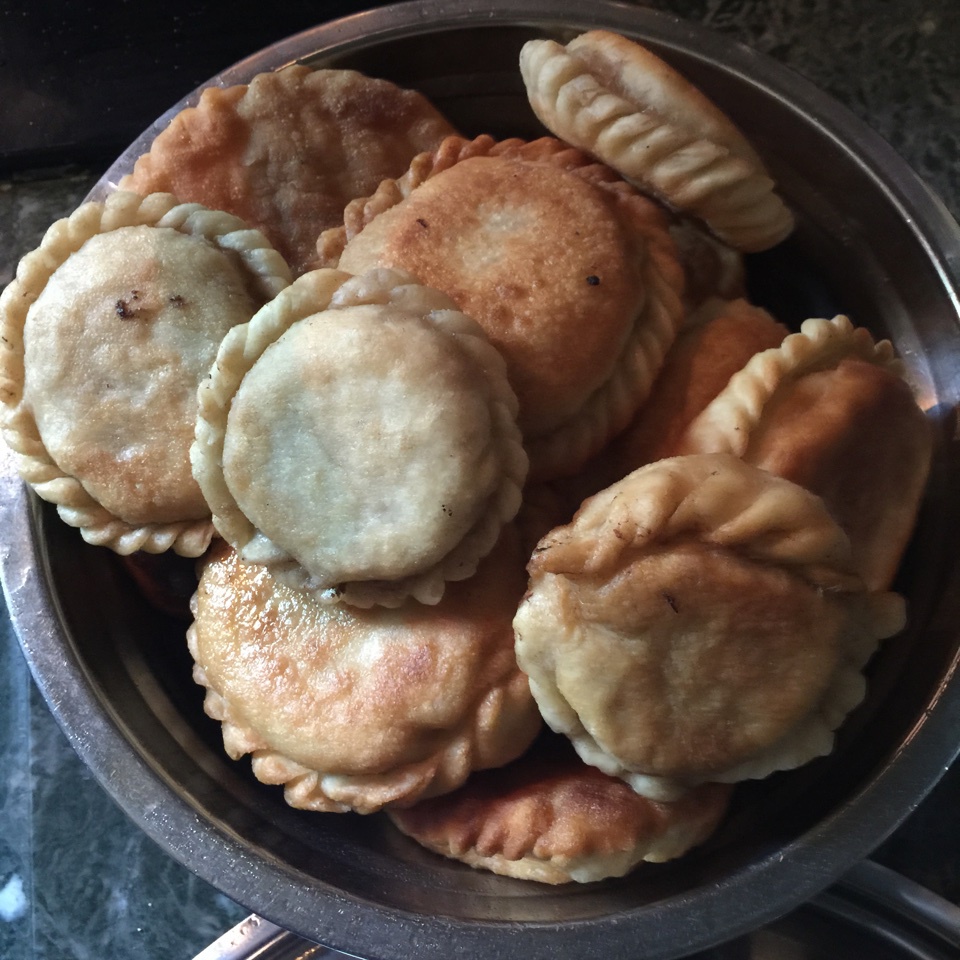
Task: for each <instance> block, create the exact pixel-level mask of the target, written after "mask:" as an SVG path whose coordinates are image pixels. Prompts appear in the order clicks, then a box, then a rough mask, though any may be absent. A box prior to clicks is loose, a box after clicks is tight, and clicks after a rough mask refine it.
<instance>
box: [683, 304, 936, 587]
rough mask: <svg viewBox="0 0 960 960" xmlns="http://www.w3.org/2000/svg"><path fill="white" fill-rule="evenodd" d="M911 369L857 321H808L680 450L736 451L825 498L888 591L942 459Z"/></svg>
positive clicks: (761, 358)
mask: <svg viewBox="0 0 960 960" xmlns="http://www.w3.org/2000/svg"><path fill="white" fill-rule="evenodd" d="M900 371H901V367H900V364H899V362H898V361H896V360H895V359H894V358H893V350H892V347H891V346H890V344H889V342H887V341H881V342H880V343H874V341H873V339H872V337H871V336H870V335H869V333H868V332H867V331H866V330H864V329H863V328H858V327H854V325H853V324H852V323H851V322H850V320H849V319H848V318H846V317H843V316H840V317H835V318H834V319H833V320H830V321H828V320H822V319H814V320H807V321H806V322H805V323H804V324H803V326H802V327H801V331H800V333H797V334H792V335H791V336H789V337H787V338H786V340H784V342H783V344H782V345H781V346H780V347H778V348H772V349H769V350H766V351H763V352H761V353H758V354H757V355H756V356H755V357H753V358H752V359H751V360H750V361H749V363H747V364H746V365H745V366H744V368H743V370H742V371H740V372H738V373H737V374H736V375H734V376H733V377H732V378H731V380H730V382H729V384H728V385H727V386H726V387H725V388H724V390H723V391H722V392H721V393H720V394H719V395H718V396H717V397H716V398H715V399H714V400H713V401H712V402H711V403H710V404H709V405H708V406H707V407H706V408H705V409H704V410H703V412H702V413H701V414H700V415H699V416H698V417H697V418H696V419H695V420H694V421H693V423H692V424H691V426H690V427H689V430H688V431H687V433H686V434H685V436H684V437H683V438H682V439H681V441H680V442H679V445H678V449H679V450H683V451H685V452H693V451H698V452H705V451H710V452H713V451H725V452H730V453H735V454H736V455H738V456H740V457H742V458H743V459H744V460H746V461H747V462H749V463H752V464H755V465H756V466H758V467H762V468H763V469H765V470H769V471H770V472H771V473H774V474H776V475H778V476H781V477H785V478H787V479H788V480H792V481H793V482H794V483H798V484H800V485H801V486H803V487H805V488H806V489H808V490H811V491H812V492H813V493H816V494H817V495H818V496H821V497H823V499H824V501H825V502H826V504H827V507H828V509H829V510H830V512H831V514H832V516H833V517H834V518H835V519H836V520H837V522H838V523H839V524H840V526H841V527H842V528H843V529H844V530H845V531H846V533H847V535H848V536H849V537H850V541H851V546H852V549H853V556H854V560H855V563H856V566H857V570H858V572H859V573H860V575H861V576H862V577H863V580H864V582H865V583H866V585H867V587H868V588H870V589H872V590H885V589H888V588H889V586H890V584H891V583H892V581H893V577H894V575H895V574H896V571H897V567H898V566H899V564H900V559H901V557H902V555H903V551H904V550H905V548H906V545H907V542H908V540H909V539H910V535H911V533H912V531H913V527H914V524H915V522H916V517H917V512H918V510H919V506H920V503H921V500H922V498H923V492H924V488H925V486H926V481H927V476H928V474H929V470H930V462H931V457H932V453H933V432H932V429H931V426H930V424H929V422H928V421H927V419H926V417H925V416H924V413H923V411H922V410H921V409H920V407H919V406H918V405H917V402H916V400H915V399H914V396H913V393H912V392H911V390H910V387H909V386H908V385H907V383H906V382H905V381H904V380H903V378H902V376H901V372H900Z"/></svg>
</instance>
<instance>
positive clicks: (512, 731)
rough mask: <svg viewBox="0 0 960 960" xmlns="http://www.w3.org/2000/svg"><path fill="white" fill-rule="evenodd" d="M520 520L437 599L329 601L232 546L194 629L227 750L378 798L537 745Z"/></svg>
mask: <svg viewBox="0 0 960 960" xmlns="http://www.w3.org/2000/svg"><path fill="white" fill-rule="evenodd" d="M522 557H523V555H522V554H521V553H520V552H519V550H518V547H517V542H516V538H515V535H514V533H513V531H512V530H508V531H506V532H505V534H504V537H503V538H502V540H501V543H500V544H499V546H498V548H497V550H496V551H495V552H494V554H492V555H491V556H490V557H489V558H488V560H487V561H486V562H485V563H484V564H483V565H482V566H481V567H480V569H479V570H478V572H477V574H476V575H475V576H474V577H473V578H471V579H470V580H468V581H463V582H461V583H458V584H455V585H453V586H452V587H451V588H450V589H449V590H448V591H447V592H446V594H445V595H444V597H443V599H442V600H441V601H440V603H439V604H437V605H436V606H425V605H423V604H420V603H418V602H417V601H415V600H409V601H408V602H407V603H405V604H403V605H402V606H400V607H399V608H396V609H390V610H388V609H385V608H383V607H376V608H373V609H372V610H358V609H357V608H354V607H349V606H346V605H343V604H339V605H334V606H330V605H325V604H320V603H318V602H317V601H316V598H315V597H314V596H313V595H312V594H310V593H307V592H305V591H302V590H296V589H291V588H288V587H285V586H284V585H283V584H282V583H279V582H277V580H276V579H275V578H274V577H273V576H271V574H270V572H269V570H267V569H266V568H264V567H261V566H259V565H256V564H247V563H244V562H243V561H242V560H240V558H239V557H238V556H237V554H236V553H235V552H234V551H232V550H230V549H229V548H227V547H226V546H224V545H221V546H220V547H219V548H217V549H216V550H215V551H214V552H213V554H212V555H211V556H210V558H209V559H208V560H207V562H206V563H205V566H204V569H203V574H202V576H201V580H200V586H199V588H198V591H197V594H196V596H195V598H194V602H193V610H194V617H195V619H194V623H193V624H192V626H191V628H190V630H189V632H188V638H189V644H190V650H191V652H192V654H193V657H194V660H195V663H196V668H195V673H194V676H195V679H196V680H197V682H198V683H200V684H202V685H203V686H205V687H206V688H207V693H206V701H205V708H206V711H207V713H208V714H210V715H211V716H212V717H214V718H215V719H217V720H220V721H221V722H222V727H223V741H224V747H225V749H226V751H227V753H228V754H229V755H230V756H231V757H233V758H234V759H237V758H239V757H241V756H243V755H244V754H251V755H252V763H253V772H254V774H255V775H256V776H257V777H258V778H259V779H260V780H262V781H263V782H265V783H273V784H283V785H284V789H285V796H286V799H287V802H288V803H290V804H291V805H292V806H295V807H301V808H304V809H309V810H321V811H333V812H343V811H346V810H356V811H358V812H361V813H370V812H372V811H374V810H377V809H380V808H381V807H383V806H385V805H388V804H401V803H408V802H412V801H413V800H414V799H416V798H417V797H420V796H431V795H433V794H438V793H442V792H444V791H448V790H452V789H453V788H454V787H456V786H458V785H459V784H461V783H462V782H463V781H464V780H465V779H466V777H467V776H468V774H469V773H470V772H471V771H473V770H476V769H482V768H484V767H489V766H496V765H499V764H503V763H506V762H508V761H509V760H511V759H513V758H514V757H515V756H517V755H518V754H519V753H521V752H522V751H523V750H525V749H526V747H527V746H528V745H529V744H530V742H531V741H532V740H533V738H534V737H535V736H536V734H537V732H538V730H539V729H540V717H539V714H538V713H537V709H536V706H535V704H534V703H533V700H532V698H531V696H530V692H529V688H528V685H527V680H526V677H525V676H524V675H523V674H522V673H521V672H520V670H519V669H518V667H517V664H516V658H515V655H514V652H513V634H512V630H511V627H510V620H511V618H512V615H513V612H514V611H515V610H516V605H517V602H518V601H519V599H520V597H521V595H522V593H523V589H524V585H525V577H524V573H523V559H522Z"/></svg>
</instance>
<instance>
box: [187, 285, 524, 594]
mask: <svg viewBox="0 0 960 960" xmlns="http://www.w3.org/2000/svg"><path fill="white" fill-rule="evenodd" d="M199 405H200V413H199V418H198V421H197V440H196V443H195V444H194V447H193V454H192V455H193V468H194V474H195V476H196V478H197V480H198V482H199V484H200V487H201V489H202V490H203V492H204V495H205V496H206V498H207V501H208V502H209V503H210V506H211V508H212V510H213V516H214V523H215V524H216V526H217V530H218V531H219V533H220V534H221V536H223V537H224V538H225V539H226V540H227V541H228V542H230V543H231V544H232V545H233V546H234V547H236V548H237V549H238V550H239V551H240V553H241V555H242V556H243V557H244V559H246V560H250V561H253V562H258V563H265V564H267V565H269V566H270V567H271V569H272V570H273V571H274V573H275V574H276V575H277V576H278V577H280V578H281V579H282V580H284V582H286V583H288V584H290V585H292V586H297V587H300V588H303V589H307V590H311V591H313V592H315V593H317V595H318V596H319V597H321V598H322V599H323V600H325V601H327V602H335V601H337V600H340V599H342V600H345V601H347V602H349V603H353V604H356V605H359V606H370V605H371V604H373V603H382V604H388V605H396V604H399V603H401V602H402V601H403V600H404V599H405V598H406V597H407V596H411V595H412V596H416V597H417V598H418V599H419V600H421V601H422V602H424V603H436V602H437V600H438V599H439V598H440V596H441V594H442V593H443V590H444V588H445V585H446V583H447V582H448V581H450V580H462V579H465V578H466V577H469V576H470V575H471V574H472V573H473V572H474V570H476V567H477V563H478V561H479V560H480V558H481V557H483V556H485V555H486V554H487V553H488V552H489V551H490V550H491V548H492V547H493V545H494V543H495V542H496V540H497V537H498V536H499V534H500V530H501V528H502V527H503V525H504V524H505V523H507V522H508V521H510V520H511V519H512V518H513V517H514V515H515V514H516V512H517V508H518V507H519V504H520V488H521V486H522V485H523V481H524V478H525V476H526V469H527V459H526V455H525V453H524V451H523V448H522V445H521V438H520V432H519V429H518V427H517V424H516V420H515V417H516V409H517V402H516V398H515V397H514V395H513V392H512V390H511V389H510V386H509V384H508V383H507V378H506V371H505V369H504V364H503V361H502V359H501V358H500V356H499V354H498V353H497V351H496V350H495V349H494V348H493V347H492V346H491V345H490V343H489V342H488V341H487V339H486V337H485V336H484V334H483V332H482V331H481V329H480V328H479V327H478V326H477V325H476V324H475V323H474V322H473V321H472V320H471V319H470V318H469V317H467V316H466V315H465V314H463V313H461V312H460V311H459V310H457V309H456V308H455V307H454V304H453V303H452V301H450V300H449V299H448V298H447V297H446V296H444V295H443V294H441V293H438V292H437V291H436V290H431V289H430V288H428V287H424V286H422V285H421V284H419V283H417V282H415V281H414V280H413V278H412V277H411V276H410V275H409V274H405V273H401V272H399V271H394V270H373V271H370V272H368V273H365V274H363V275H360V276H351V275H350V274H347V273H344V272H342V271H338V270H317V271H312V272H310V273H307V274H304V275H303V276H301V277H299V278H298V279H297V280H296V281H294V283H293V284H292V285H291V286H290V287H288V288H287V289H286V290H285V291H283V292H282V293H281V294H280V295H279V296H278V297H276V298H275V299H274V300H273V301H271V302H270V303H269V304H267V305H266V306H265V307H264V308H263V309H262V310H261V311H259V312H258V313H257V315H256V316H255V317H254V318H253V319H252V320H251V321H250V323H249V324H245V325H244V326H243V327H239V328H237V329H235V330H233V331H231V333H230V335H228V336H227V337H226V338H225V339H224V341H223V343H222V345H221V348H220V351H219V353H218V355H217V361H216V364H215V366H214V368H213V369H212V371H211V375H210V377H209V378H208V379H207V380H206V381H205V382H204V384H203V386H202V387H201V389H200V392H199Z"/></svg>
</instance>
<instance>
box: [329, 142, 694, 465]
mask: <svg viewBox="0 0 960 960" xmlns="http://www.w3.org/2000/svg"><path fill="white" fill-rule="evenodd" d="M668 226H669V218H668V217H667V215H666V213H665V211H663V210H662V209H661V208H660V207H659V205H658V204H656V203H654V202H652V201H650V200H648V199H647V198H644V197H641V196H640V195H639V194H638V193H637V192H636V191H635V190H633V189H632V188H631V187H630V186H629V185H628V184H626V183H625V182H624V181H623V180H622V179H621V178H620V177H619V176H618V175H617V174H615V173H614V172H613V171H612V170H610V169H609V168H607V167H604V166H603V165H601V164H597V163H594V162H592V161H591V160H589V158H587V157H586V156H585V155H584V154H583V153H581V152H580V151H578V150H573V149H572V148H570V147H569V146H567V145H566V144H563V143H561V142H559V141H557V140H553V139H551V138H543V139H541V140H536V141H532V142H524V141H520V140H507V141H501V142H497V141H494V140H493V139H492V138H491V137H487V136H482V137H478V138H477V139H476V140H472V141H469V140H463V139H461V138H459V137H451V138H449V139H448V140H446V141H444V143H443V144H442V145H441V147H440V148H439V149H438V150H437V151H435V152H434V153H433V154H425V155H421V156H420V157H418V158H417V159H416V160H415V161H414V163H413V164H412V165H411V167H410V170H409V171H408V172H407V173H406V174H405V175H404V176H403V177H402V178H400V179H399V180H393V181H386V182H385V183H383V184H381V186H380V188H379V189H378V190H377V192H376V193H375V194H374V195H373V196H372V197H370V198H369V199H367V200H363V201H360V200H357V201H354V202H353V203H351V204H350V205H349V206H348V207H347V209H346V211H345V215H344V226H343V227H342V228H341V229H339V230H335V231H329V232H327V233H325V234H323V235H321V238H320V241H319V248H320V252H321V260H323V261H324V262H326V263H329V264H331V265H334V264H336V265H338V266H339V268H340V269H342V270H348V271H351V272H354V273H358V272H361V271H364V270H367V269H370V268H372V267H375V266H384V267H399V268H402V269H405V270H409V271H410V272H411V273H413V274H414V275H415V276H417V277H419V278H420V280H421V281H422V282H424V283H427V284H429V285H430V286H432V287H435V288H437V289H438V290H442V291H444V292H445V293H447V294H448V295H449V296H450V297H451V298H452V299H453V300H454V301H455V302H456V303H457V305H458V306H459V307H460V309H461V310H463V311H464V312H466V313H467V314H469V315H470V316H471V317H473V318H474V319H475V320H476V321H477V322H478V323H479V324H480V326H481V327H483V329H484V331H485V332H486V334H487V336H488V337H489V338H490V340H491V342H492V343H493V344H494V345H495V346H496V347H497V348H498V349H499V350H500V352H501V353H502V355H503V356H504V359H505V360H506V364H507V371H508V375H509V377H510V382H511V384H512V386H513V388H514V390H515V391H516V393H517V397H518V400H519V403H520V412H519V423H520V426H521V429H522V430H523V434H524V440H525V444H526V448H527V451H528V453H529V455H530V462H531V475H532V476H534V477H536V478H538V479H542V478H545V477H548V476H552V475H557V474H560V473H568V472H571V471H573V470H575V469H577V467H578V466H579V465H580V464H582V463H583V462H584V461H585V460H586V459H587V458H588V457H589V456H590V455H591V454H592V453H594V452H596V450H598V449H599V448H600V447H601V446H602V445H603V444H604V443H605V442H606V440H607V439H609V437H611V436H612V435H613V434H614V433H616V432H617V431H618V430H619V429H621V428H622V427H623V426H624V425H625V424H626V422H627V420H628V419H629V418H630V416H631V415H632V413H633V412H634V410H635V409H636V408H637V407H638V406H639V404H640V403H641V402H642V400H643V399H644V397H645V396H646V394H647V392H648V391H649V389H650V385H651V384H652V382H653V378H654V377H655V376H656V373H657V370H658V369H659V367H660V364H661V363H662V361H663V355H664V353H665V352H666V350H667V348H668V347H669V345H670V343H671V342H672V341H673V338H674V336H675V334H676V330H677V328H678V327H679V325H680V323H681V321H682V317H683V307H682V303H681V294H682V289H683V272H682V270H681V268H680V265H679V262H678V260H677V256H676V247H675V244H674V242H673V240H672V238H671V237H670V233H669V229H668Z"/></svg>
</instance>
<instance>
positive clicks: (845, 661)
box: [514, 454, 904, 799]
mask: <svg viewBox="0 0 960 960" xmlns="http://www.w3.org/2000/svg"><path fill="white" fill-rule="evenodd" d="M528 569H529V571H530V587H529V590H528V592H527V595H526V597H525V599H524V601H523V603H522V604H521V606H520V608H519V610H518V611H517V616H516V617H515V619H514V628H515V631H516V635H517V658H518V661H519V663H520V666H521V667H522V668H523V670H524V671H525V672H526V673H527V674H528V676H529V677H530V687H531V690H532V691H533V694H534V696H535V698H536V700H537V703H538V704H539V706H540V710H541V713H542V714H543V717H544V719H545V720H546V721H547V723H548V724H549V725H550V727H551V728H553V729H554V730H556V731H557V732H560V733H563V734H565V735H567V736H568V737H569V738H570V739H571V740H572V742H573V744H574V746H575V748H576V749H577V752H578V753H579V754H580V756H581V757H582V758H583V759H584V760H585V761H587V762H588V763H591V764H593V765H594V766H597V767H598V768H599V769H601V770H603V771H604V772H606V773H609V774H611V775H614V776H619V777H622V778H623V779H625V780H626V781H627V782H628V783H630V785H631V786H632V787H633V788H634V789H635V790H637V792H638V793H643V794H644V795H646V796H650V797H653V798H655V799H670V798H673V797H676V796H678V795H679V794H681V793H682V791H683V790H684V789H685V788H687V787H689V786H691V785H695V784H698V783H703V782H706V781H720V782H734V781H738V780H743V779H748V778H756V777H764V776H766V775H767V774H769V773H771V772H773V771H775V770H780V769H790V768H792V767H796V766H799V765H800V764H803V763H805V762H807V761H808V760H811V759H813V758H814V757H817V756H821V755H823V754H826V753H829V752H830V750H831V749H832V745H833V734H834V731H835V730H836V728H837V727H838V726H839V725H840V724H841V722H842V721H843V719H844V718H845V716H846V715H847V714H848V713H849V711H850V710H852V709H853V708H854V707H855V706H856V705H857V704H858V703H859V702H860V701H861V700H862V698H863V696H864V694H865V680H864V677H863V675H862V673H861V669H862V667H863V666H864V664H865V663H866V661H867V660H868V658H869V657H870V656H871V655H872V654H873V652H874V650H875V649H876V647H877V645H878V642H879V641H880V640H881V639H883V638H885V637H888V636H891V635H892V634H894V633H896V632H897V631H898V630H900V629H901V628H902V627H903V624H904V604H903V600H902V598H901V597H899V596H897V595H895V594H890V593H870V592H867V591H866V590H865V589H864V587H863V584H862V582H861V581H860V579H859V577H857V576H856V573H855V570H854V567H853V564H852V559H851V556H850V544H849V540H848V539H847V537H846V535H845V534H844V533H843V531H842V530H841V529H840V528H839V526H837V524H836V523H835V521H834V520H833V519H832V518H831V516H830V515H829V513H828V512H827V510H826V508H825V506H824V505H823V502H822V501H821V500H820V499H819V498H818V497H816V496H814V495H813V494H811V493H809V492H808V491H806V490H804V489H803V488H802V487H799V486H797V485H796V484H793V483H791V482H789V481H787V480H783V479H781V478H779V477H774V476H773V475H772V474H769V473H767V472H766V471H764V470H760V469H758V468H756V467H752V466H749V465H747V464H745V463H743V462H742V461H740V460H739V459H737V458H736V457H733V456H731V455H729V454H714V455H700V456H686V457H675V458H671V459H668V460H660V461H657V462H656V463H653V464H650V465H649V466H647V467H642V468H640V469H639V470H637V471H635V472H634V473H632V474H630V475H629V476H628V477H626V478H624V479H623V480H621V481H619V482H618V483H616V484H614V485H613V486H612V487H610V488H608V489H607V490H605V491H602V492H601V493H599V494H597V495H596V496H594V497H592V498H591V499H589V500H587V501H586V503H584V505H583V506H582V507H581V508H580V510H579V511H578V512H577V514H576V516H575V517H574V520H573V522H572V523H571V524H569V525H567V526H565V527H561V528H559V529H557V530H554V531H553V532H552V533H550V534H549V535H548V536H547V537H545V538H544V539H543V540H542V541H541V542H540V545H539V546H538V547H537V549H536V550H535V551H534V553H533V556H532V558H531V561H530V564H529V566H528ZM600 665H602V668H601V666H600Z"/></svg>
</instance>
